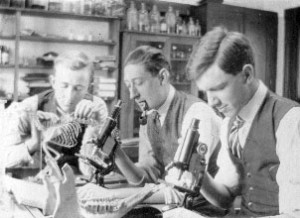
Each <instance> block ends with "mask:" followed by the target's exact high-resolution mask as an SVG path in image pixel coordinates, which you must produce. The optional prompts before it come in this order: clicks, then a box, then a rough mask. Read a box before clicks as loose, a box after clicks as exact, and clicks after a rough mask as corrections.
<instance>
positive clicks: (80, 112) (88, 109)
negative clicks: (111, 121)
mask: <svg viewBox="0 0 300 218" xmlns="http://www.w3.org/2000/svg"><path fill="white" fill-rule="evenodd" d="M96 110H97V106H96V105H95V104H94V102H92V101H90V100H86V99H83V100H81V101H80V102H79V103H78V104H77V105H76V108H75V112H74V117H76V118H80V119H90V118H92V116H93V114H94V113H95V112H96Z"/></svg>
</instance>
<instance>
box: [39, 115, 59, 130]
mask: <svg viewBox="0 0 300 218" xmlns="http://www.w3.org/2000/svg"><path fill="white" fill-rule="evenodd" d="M36 116H37V119H35V121H36V123H35V124H36V126H37V127H38V129H39V130H45V129H47V128H49V127H51V126H53V125H55V124H57V123H58V122H59V120H60V119H59V117H58V116H57V115H56V114H55V113H50V112H44V111H37V112H36Z"/></svg>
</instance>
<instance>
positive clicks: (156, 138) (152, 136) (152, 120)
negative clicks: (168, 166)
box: [147, 111, 164, 166]
mask: <svg viewBox="0 0 300 218" xmlns="http://www.w3.org/2000/svg"><path fill="white" fill-rule="evenodd" d="M147 135H148V138H149V142H150V144H151V147H152V149H153V151H154V153H155V157H157V161H158V162H160V163H161V164H162V165H163V166H164V164H163V147H164V139H163V137H162V132H161V123H160V120H159V113H158V112H157V111H153V112H152V113H151V114H149V115H148V117H147Z"/></svg>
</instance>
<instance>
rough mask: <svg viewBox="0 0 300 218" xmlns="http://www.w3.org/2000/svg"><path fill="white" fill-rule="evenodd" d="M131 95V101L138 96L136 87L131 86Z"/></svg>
mask: <svg viewBox="0 0 300 218" xmlns="http://www.w3.org/2000/svg"><path fill="white" fill-rule="evenodd" d="M129 94H130V99H134V98H135V97H137V96H138V92H137V89H136V88H135V86H134V85H131V86H130V87H129Z"/></svg>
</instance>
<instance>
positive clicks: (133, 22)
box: [127, 1, 138, 30]
mask: <svg viewBox="0 0 300 218" xmlns="http://www.w3.org/2000/svg"><path fill="white" fill-rule="evenodd" d="M127 29H128V30H138V13H137V10H136V8H135V4H134V2H133V1H131V2H130V7H129V9H128V10H127Z"/></svg>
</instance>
